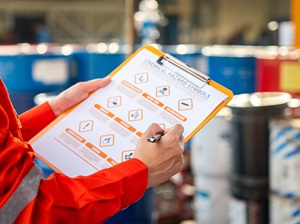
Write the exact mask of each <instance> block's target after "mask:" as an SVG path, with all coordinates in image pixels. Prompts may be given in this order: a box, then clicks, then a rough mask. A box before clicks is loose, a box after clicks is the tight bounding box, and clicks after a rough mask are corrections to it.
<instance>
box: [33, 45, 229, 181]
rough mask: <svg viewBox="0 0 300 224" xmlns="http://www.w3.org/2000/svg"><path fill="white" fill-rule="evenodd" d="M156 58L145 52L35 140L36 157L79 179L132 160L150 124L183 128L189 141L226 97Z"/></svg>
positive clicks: (141, 51) (125, 65) (201, 81)
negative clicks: (79, 176) (177, 125)
mask: <svg viewBox="0 0 300 224" xmlns="http://www.w3.org/2000/svg"><path fill="white" fill-rule="evenodd" d="M158 58H159V57H158V56H157V55H156V54H154V53H153V52H152V51H149V50H148V49H142V50H140V51H139V52H138V53H137V54H136V55H135V56H134V57H132V58H131V60H128V61H126V63H125V64H124V65H122V66H121V68H119V69H117V70H116V72H115V73H114V74H113V76H112V77H111V83H109V84H108V85H107V86H106V87H104V88H101V89H99V90H97V91H96V92H94V93H93V94H92V95H91V96H90V97H89V98H87V99H86V100H85V101H83V102H82V103H80V104H79V105H78V106H76V107H75V108H74V109H73V110H72V111H71V112H68V113H67V114H64V115H63V117H62V118H59V119H57V120H56V121H54V122H53V123H52V124H51V125H50V126H49V127H47V128H46V129H45V130H43V131H42V132H41V133H40V134H39V135H38V136H36V137H35V138H34V139H33V140H32V141H31V144H32V147H33V149H34V150H35V152H36V154H37V155H38V157H39V158H40V159H42V160H43V161H44V162H46V163H47V164H48V165H50V166H51V167H52V168H54V169H55V170H56V171H59V172H63V173H64V174H66V175H68V176H70V177H75V176H78V175H89V174H92V173H94V172H96V171H98V170H101V169H104V168H108V167H111V166H113V165H115V164H118V163H121V162H123V161H126V160H128V159H130V158H132V156H133V154H134V149H135V146H136V144H137V143H138V141H139V139H140V137H141V135H142V134H143V133H144V132H145V130H146V129H147V128H148V127H149V125H150V124H151V123H157V124H159V125H160V126H161V127H162V128H169V127H172V126H173V125H175V124H182V125H183V126H184V137H185V140H186V141H187V140H189V139H190V138H191V137H192V136H193V135H194V134H195V133H196V131H197V130H198V129H199V125H200V124H201V123H202V122H204V121H205V119H207V117H208V116H209V115H210V114H211V113H212V111H214V110H215V109H216V108H217V107H218V106H219V105H220V104H221V103H222V102H224V101H225V100H226V99H228V95H226V94H225V93H223V92H222V91H220V90H218V89H216V88H214V87H212V86H211V85H209V84H207V83H205V82H203V80H200V79H199V78H196V77H195V76H193V75H191V74H189V73H188V72H186V71H184V70H182V69H180V68H179V67H177V66H176V65H174V64H172V63H168V62H167V61H166V62H164V65H161V64H159V63H158V62H157V60H158ZM149 137H150V136H149ZM149 144H151V143H149Z"/></svg>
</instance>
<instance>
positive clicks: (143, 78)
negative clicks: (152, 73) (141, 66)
mask: <svg viewBox="0 0 300 224" xmlns="http://www.w3.org/2000/svg"><path fill="white" fill-rule="evenodd" d="M145 82H148V73H147V72H143V73H138V74H136V75H135V83H136V84H139V83H145Z"/></svg>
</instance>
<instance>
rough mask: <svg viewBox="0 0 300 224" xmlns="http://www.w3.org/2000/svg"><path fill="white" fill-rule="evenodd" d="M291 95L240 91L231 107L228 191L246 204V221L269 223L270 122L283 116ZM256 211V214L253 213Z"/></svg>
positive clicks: (230, 104) (229, 105)
mask: <svg viewBox="0 0 300 224" xmlns="http://www.w3.org/2000/svg"><path fill="white" fill-rule="evenodd" d="M290 99H291V95H290V94H288V93H282V92H265V93H259V92H257V93H252V94H241V95H236V96H234V98H233V100H232V101H231V102H230V103H229V104H228V107H229V108H230V109H231V118H230V123H231V129H232V150H233V164H232V174H231V175H230V191H231V194H232V196H233V198H236V199H238V200H241V201H244V203H245V204H246V205H247V206H246V208H247V210H246V216H247V217H248V221H249V219H250V218H251V220H254V221H249V222H248V223H255V224H256V223H268V192H269V122H270V120H271V119H274V118H282V117H285V115H286V110H287V108H288V102H289V100H290ZM253 210H257V211H258V212H257V213H255V212H254V213H253Z"/></svg>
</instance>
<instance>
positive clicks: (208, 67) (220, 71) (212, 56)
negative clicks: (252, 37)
mask: <svg viewBox="0 0 300 224" xmlns="http://www.w3.org/2000/svg"><path fill="white" fill-rule="evenodd" d="M255 50H256V47H253V46H221V45H214V46H206V47H203V48H202V54H203V57H202V63H199V67H197V69H198V70H200V71H202V72H203V73H205V74H207V75H208V76H209V77H210V78H211V79H213V80H215V81H216V82H218V83H220V84H222V85H224V86H226V87H227V88H229V89H231V90H232V91H233V93H234V94H242V93H253V92H255V91H256V90H255V83H256V68H255Z"/></svg>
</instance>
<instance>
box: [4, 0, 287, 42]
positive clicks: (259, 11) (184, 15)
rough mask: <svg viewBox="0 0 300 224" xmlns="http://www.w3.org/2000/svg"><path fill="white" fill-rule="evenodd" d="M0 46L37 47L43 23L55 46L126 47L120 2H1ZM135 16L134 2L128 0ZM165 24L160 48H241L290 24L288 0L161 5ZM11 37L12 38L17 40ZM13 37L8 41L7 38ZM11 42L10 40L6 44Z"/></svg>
mask: <svg viewBox="0 0 300 224" xmlns="http://www.w3.org/2000/svg"><path fill="white" fill-rule="evenodd" d="M0 2H1V4H0V12H1V14H0V36H1V37H2V38H1V39H2V41H23V42H35V41H36V40H34V38H33V32H34V31H33V29H34V24H36V23H37V22H38V21H42V22H44V23H45V24H46V25H47V27H48V28H49V30H51V34H52V38H53V39H52V41H54V42H57V43H90V42H99V41H100V42H102V41H104V42H108V41H111V40H112V39H116V40H118V41H119V42H120V43H124V42H125V40H124V37H125V33H126V32H128V30H127V31H126V28H125V23H124V21H125V20H124V19H125V18H126V17H125V16H126V13H127V11H126V10H125V9H126V7H125V6H126V4H127V2H129V1H124V0H114V1H108V0H94V1H91V0H90V1H84V0H82V1H80V0H77V1H75V0H68V1H66V0H65V1H59V0H58V1H55V0H52V1H44V0H36V1H33V0H31V1H28V0H24V1H6V0H1V1H0ZM132 2H133V3H132V5H133V7H134V9H133V10H134V11H137V10H138V3H139V1H138V0H132ZM159 6H160V9H161V11H162V12H163V14H164V16H166V18H167V19H168V22H169V23H168V26H166V27H164V28H163V32H162V36H161V39H160V40H159V42H160V43H161V44H227V43H228V42H230V40H231V39H232V37H233V36H234V35H235V34H239V33H241V32H242V33H243V34H244V35H245V37H244V38H245V40H244V41H245V43H248V44H252V43H256V42H259V41H260V38H261V35H262V34H263V33H264V32H265V31H266V30H267V24H268V23H269V22H270V21H278V22H281V21H288V20H289V19H290V1H282V0H274V1H272V0H263V1H260V0H253V1H245V0H241V1H239V0H209V1H208V0H161V1H159ZM9 35H16V36H17V37H14V38H16V40H13V37H8V36H9ZM10 38H11V39H10ZM7 39H9V40H7Z"/></svg>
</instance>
